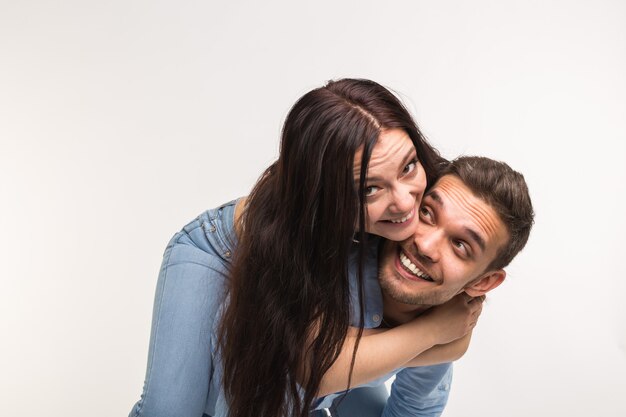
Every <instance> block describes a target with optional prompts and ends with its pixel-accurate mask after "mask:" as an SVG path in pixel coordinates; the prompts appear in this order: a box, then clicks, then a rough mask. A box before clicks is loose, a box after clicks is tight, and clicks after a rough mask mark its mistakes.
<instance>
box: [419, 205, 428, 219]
mask: <svg viewBox="0 0 626 417" xmlns="http://www.w3.org/2000/svg"><path fill="white" fill-rule="evenodd" d="M420 215H422V216H423V217H428V216H430V211H428V209H427V208H426V207H420Z"/></svg>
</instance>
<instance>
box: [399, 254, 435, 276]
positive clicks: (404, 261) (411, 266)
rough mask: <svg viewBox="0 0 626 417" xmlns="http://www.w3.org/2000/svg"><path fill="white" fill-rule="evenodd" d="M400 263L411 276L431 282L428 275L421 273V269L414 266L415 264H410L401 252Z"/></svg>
mask: <svg viewBox="0 0 626 417" xmlns="http://www.w3.org/2000/svg"><path fill="white" fill-rule="evenodd" d="M400 262H402V265H404V267H405V268H406V269H408V270H409V271H411V272H412V273H413V275H415V276H418V277H420V278H422V279H425V280H426V281H432V280H433V279H432V278H431V277H430V276H429V275H428V274H426V273H425V272H422V270H421V269H419V268H418V267H417V266H415V264H414V263H413V262H411V260H410V259H409V258H408V257H407V256H406V255H405V254H404V253H403V252H400Z"/></svg>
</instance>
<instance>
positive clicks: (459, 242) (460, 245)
mask: <svg viewBox="0 0 626 417" xmlns="http://www.w3.org/2000/svg"><path fill="white" fill-rule="evenodd" d="M452 244H453V245H454V247H455V248H457V249H459V250H460V251H462V252H463V253H464V254H467V253H468V251H467V245H466V244H465V242H463V241H462V240H454V241H453V242H452Z"/></svg>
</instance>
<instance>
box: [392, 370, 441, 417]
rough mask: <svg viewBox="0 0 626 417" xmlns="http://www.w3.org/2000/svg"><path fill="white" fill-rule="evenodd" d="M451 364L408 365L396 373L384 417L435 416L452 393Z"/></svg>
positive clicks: (439, 413)
mask: <svg viewBox="0 0 626 417" xmlns="http://www.w3.org/2000/svg"><path fill="white" fill-rule="evenodd" d="M451 382H452V363H444V364H440V365H433V366H420V367H414V368H405V369H403V370H402V371H400V372H398V373H397V374H396V379H395V381H394V382H393V384H392V385H391V393H390V396H389V399H388V400H387V405H386V407H385V409H384V411H383V414H382V417H409V416H415V417H436V416H440V415H441V413H442V412H443V410H444V408H445V406H446V404H447V402H448V395H449V394H450V384H451Z"/></svg>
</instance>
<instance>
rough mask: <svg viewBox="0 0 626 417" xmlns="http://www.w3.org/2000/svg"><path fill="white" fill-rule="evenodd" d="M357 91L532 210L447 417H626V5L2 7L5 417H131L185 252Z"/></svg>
mask: <svg viewBox="0 0 626 417" xmlns="http://www.w3.org/2000/svg"><path fill="white" fill-rule="evenodd" d="M346 76H350V77H366V78H371V79H374V80H376V81H378V82H380V83H382V84H384V85H387V86H389V87H391V88H393V89H394V90H396V91H398V92H399V93H400V94H401V95H402V97H404V99H405V100H406V102H407V103H408V105H409V107H410V108H411V110H412V112H413V113H414V115H415V117H416V119H417V121H418V123H419V124H420V126H421V127H422V129H423V131H424V132H425V133H426V134H427V136H428V137H429V138H430V140H431V142H432V143H433V144H435V145H436V146H437V147H438V148H439V149H440V150H441V151H442V153H443V154H444V155H445V156H447V157H454V156H456V155H459V154H461V153H463V154H480V155H486V156H490V157H493V158H497V159H502V160H505V161H507V162H508V163H509V164H510V165H511V166H513V167H514V168H516V169H518V170H520V171H521V172H523V173H524V174H525V176H526V178H527V181H528V183H529V186H530V189H531V194H532V197H533V201H534V204H535V208H536V213H537V217H536V226H535V228H534V230H533V233H532V235H531V239H530V242H529V244H528V247H527V248H526V250H525V251H524V252H523V253H522V254H521V255H520V256H519V257H518V258H517V259H516V260H515V261H514V263H513V264H512V265H511V267H510V268H509V270H508V271H509V277H508V279H507V281H506V282H505V283H504V284H503V286H502V287H500V288H498V289H497V290H496V291H494V292H493V293H492V297H491V300H490V301H489V303H488V305H487V307H486V308H485V309H484V312H483V316H482V319H481V322H480V323H479V326H478V328H477V330H476V333H475V337H474V340H473V345H472V346H471V348H470V350H469V352H468V353H467V354H466V356H465V357H464V358H463V359H462V360H461V361H460V362H458V364H457V365H456V371H455V372H456V374H455V381H454V385H453V391H452V395H451V397H450V402H449V406H448V408H447V411H446V412H445V414H444V415H445V416H451V417H452V416H459V417H460V416H463V417H472V416H481V417H483V416H510V417H513V416H528V415H535V416H565V415H567V416H570V417H575V416H581V417H582V416H604V417H610V416H624V415H626V405H625V404H626V403H625V402H624V398H623V396H624V394H626V359H625V358H626V308H625V307H624V302H623V300H622V298H623V294H624V293H625V290H626V284H625V283H624V282H625V275H624V267H623V259H624V256H625V252H624V232H625V229H626V228H625V224H624V223H625V221H624V214H625V213H626V210H625V205H626V204H625V199H624V192H625V191H626V187H625V186H624V183H625V180H626V168H625V164H624V158H625V157H626V145H625V139H626V98H625V97H626V4H625V3H624V2H622V1H598V0H595V1H571V0H570V1H545V0H544V1H520V2H512V1H495V0H494V1H486V0H477V1H461V0H457V1H436V2H435V1H390V2H381V1H364V0H360V1H354V2H340V1H332V2H330V1H317V2H308V4H303V3H300V2H298V3H296V2H292V1H284V2H271V1H270V2H268V1H264V2H254V1H247V2H217V1H214V2H208V1H172V0H162V1H154V0H152V1H147V0H145V1H127V0H124V1H122V0H114V1H106V2H96V1H78V0H76V1H70V0H65V1H56V2H52V1H43V0H33V1H27V0H23V1H19V2H18V1H9V0H1V1H0V201H1V203H0V231H1V235H2V238H1V239H0V261H1V267H0V274H1V275H0V279H1V287H0V288H1V290H0V334H1V342H0V398H1V400H0V415H3V416H35V415H45V416H63V417H74V416H77V417H78V416H102V417H109V416H124V415H127V413H128V412H129V410H130V408H131V406H132V404H133V403H134V402H135V401H136V400H137V399H138V398H139V394H140V392H141V387H142V382H143V377H144V372H145V364H146V356H147V348H148V338H149V329H150V317H151V309H152V299H153V294H154V289H155V283H156V277H157V272H158V269H159V265H160V261H161V255H162V251H163V249H164V247H165V245H166V243H167V241H168V239H169V238H170V236H171V235H172V234H173V233H175V232H176V231H177V230H179V229H180V228H181V227H182V226H183V225H184V224H186V223H187V222H188V221H189V220H191V219H192V218H194V217H195V216H196V215H197V214H199V213H200V212H201V211H203V210H205V209H207V208H209V207H212V206H215V205H217V204H219V203H222V202H224V201H227V200H229V199H231V198H234V197H237V196H241V195H244V194H246V193H247V192H248V191H249V189H250V187H251V185H252V184H253V183H254V181H255V180H256V178H257V176H258V175H259V174H260V173H261V171H262V170H263V168H265V167H266V166H267V165H269V164H270V163H271V161H273V159H274V158H275V157H276V155H277V145H278V137H279V131H280V127H281V124H282V122H283V120H284V117H285V115H286V113H287V111H288V110H289V107H290V106H291V105H292V104H293V103H294V102H295V100H296V99H297V98H298V97H299V96H301V95H302V94H303V93H305V92H306V91H308V90H310V89H311V88H314V87H317V86H320V85H322V84H323V83H324V82H325V81H326V80H328V79H330V78H338V77H346Z"/></svg>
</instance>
